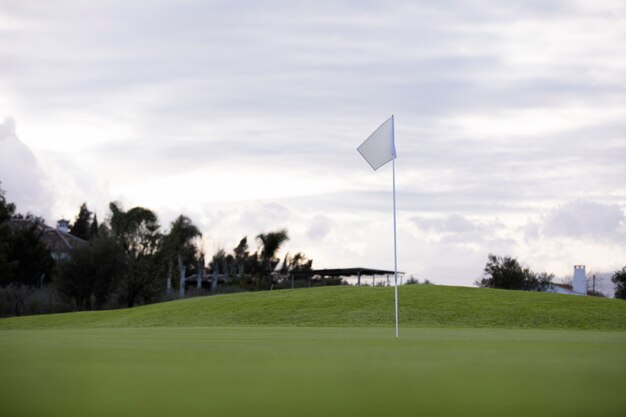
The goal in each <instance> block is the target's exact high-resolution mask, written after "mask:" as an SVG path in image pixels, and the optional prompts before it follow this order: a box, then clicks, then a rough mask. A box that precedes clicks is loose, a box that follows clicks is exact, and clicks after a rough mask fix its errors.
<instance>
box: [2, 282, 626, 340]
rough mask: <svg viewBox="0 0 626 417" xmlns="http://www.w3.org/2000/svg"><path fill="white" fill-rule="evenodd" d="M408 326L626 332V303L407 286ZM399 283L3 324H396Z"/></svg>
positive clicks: (403, 291) (403, 314) (403, 306)
mask: <svg viewBox="0 0 626 417" xmlns="http://www.w3.org/2000/svg"><path fill="white" fill-rule="evenodd" d="M399 293H400V324H401V326H402V327H453V328H468V327H470V328H533V329H537V328H543V329H596V330H597V329H601V330H626V302H625V301H624V300H614V299H603V298H597V297H577V296H570V295H560V294H546V293H533V292H525V291H507V290H493V289H482V288H465V287H447V286H433V285H407V286H402V287H400V289H399ZM393 309H394V301H393V289H392V288H371V287H347V286H343V287H325V288H312V289H298V290H283V291H263V292H256V293H240V294H230V295H221V296H215V297H202V298H193V299H187V300H181V301H173V302H168V303H161V304H153V305H148V306H143V307H137V308H132V309H124V310H115V311H98V312H83V313H70V314H55V315H47V316H31V317H18V318H11V319H0V329H27V328H29V329H45V328H100V327H107V328H111V327H159V326H170V327H181V326H187V327H203V326H210V327H214V326H270V327H272V326H302V327H327V326H330V327H343V326H345V327H385V326H393V325H394V310H393Z"/></svg>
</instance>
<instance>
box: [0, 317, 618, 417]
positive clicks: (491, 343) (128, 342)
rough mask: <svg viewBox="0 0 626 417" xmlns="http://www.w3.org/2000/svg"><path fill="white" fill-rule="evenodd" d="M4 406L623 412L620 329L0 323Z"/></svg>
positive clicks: (309, 412)
mask: <svg viewBox="0 0 626 417" xmlns="http://www.w3.org/2000/svg"><path fill="white" fill-rule="evenodd" d="M0 333H1V336H0V337H1V338H0V396H1V406H0V415H1V416H3V417H4V416H6V417H21V416H50V417H56V416H58V417H74V416H75V417H84V416H90V417H98V416H151V417H159V416H220V417H229V416H246V417H254V416H290V417H291V416H327V417H333V416H360V417H363V416H377V417H378V416H411V417H414V416H481V417H487V416H498V417H500V416H513V417H514V416H523V417H527V416H568V417H573V416H585V417H588V416H623V412H624V409H625V407H626V397H625V396H624V387H626V371H625V370H626V349H625V346H626V333H625V332H615V331H613V332H595V331H571V330H569V331H554V330H505V329H425V328H422V329H405V330H404V331H403V334H402V338H401V339H400V340H395V339H394V338H393V337H391V334H390V333H392V332H390V329H388V328H385V329H366V328H357V329H354V328H260V327H255V328H243V327H238V328H228V327H222V328H208V327H204V328H190V327H188V328H167V327H161V328H140V329H133V328H118V329H61V330H59V329H56V330H26V331H15V330H6V331H2V332H0Z"/></svg>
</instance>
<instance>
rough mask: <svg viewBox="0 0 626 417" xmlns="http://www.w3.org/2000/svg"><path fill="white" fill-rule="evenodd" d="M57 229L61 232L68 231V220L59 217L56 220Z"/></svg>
mask: <svg viewBox="0 0 626 417" xmlns="http://www.w3.org/2000/svg"><path fill="white" fill-rule="evenodd" d="M57 230H58V231H59V232H61V233H66V234H67V233H69V232H70V221H69V220H65V219H61V220H59V221H58V222H57Z"/></svg>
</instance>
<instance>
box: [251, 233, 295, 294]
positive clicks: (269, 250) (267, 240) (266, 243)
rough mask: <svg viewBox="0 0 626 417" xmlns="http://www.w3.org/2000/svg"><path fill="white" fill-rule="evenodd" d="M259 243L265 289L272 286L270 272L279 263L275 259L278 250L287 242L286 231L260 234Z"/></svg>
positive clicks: (287, 235)
mask: <svg viewBox="0 0 626 417" xmlns="http://www.w3.org/2000/svg"><path fill="white" fill-rule="evenodd" d="M256 238H257V240H258V241H259V242H260V243H261V248H260V254H259V258H260V261H261V264H262V265H263V267H264V276H265V284H266V287H267V288H271V286H272V280H273V278H272V272H274V269H276V266H277V265H278V263H279V262H280V259H278V258H277V257H276V254H277V253H278V249H280V247H281V246H282V245H283V243H285V242H286V241H288V240H289V234H288V233H287V229H281V230H278V231H276V232H268V233H261V234H259V235H258V236H257V237H256Z"/></svg>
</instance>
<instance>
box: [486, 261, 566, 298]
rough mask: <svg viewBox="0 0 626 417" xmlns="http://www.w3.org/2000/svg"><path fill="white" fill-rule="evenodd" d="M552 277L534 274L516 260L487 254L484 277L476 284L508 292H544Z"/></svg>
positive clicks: (545, 274) (543, 273)
mask: <svg viewBox="0 0 626 417" xmlns="http://www.w3.org/2000/svg"><path fill="white" fill-rule="evenodd" d="M552 278H554V275H552V274H547V273H545V272H542V273H539V274H538V273H535V272H533V271H531V270H530V269H529V268H523V267H522V266H521V265H520V264H519V262H517V259H514V258H511V257H508V256H506V257H499V256H496V255H493V254H489V256H488V261H487V264H486V265H485V271H484V277H483V279H482V280H481V281H480V282H476V284H477V285H478V286H480V287H489V288H502V289H508V290H526V291H545V290H546V289H547V288H548V286H549V285H550V283H551V282H552Z"/></svg>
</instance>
